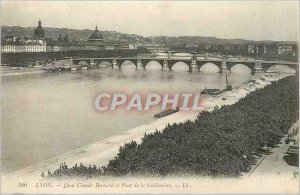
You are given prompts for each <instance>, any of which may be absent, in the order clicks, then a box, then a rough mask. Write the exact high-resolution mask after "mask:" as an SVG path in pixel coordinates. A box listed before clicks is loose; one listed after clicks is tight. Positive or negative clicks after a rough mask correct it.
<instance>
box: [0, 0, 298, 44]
mask: <svg viewBox="0 0 300 195" xmlns="http://www.w3.org/2000/svg"><path fill="white" fill-rule="evenodd" d="M298 15H299V2H298V1H275V2H274V1H273V2H271V1H263V2H261V1H246V2H245V1H244V2H241V1H214V2H206V1H190V2H180V1H173V2H161V1H154V2H151V1H146V2H145V1H144V2H137V1H129V2H123V1H122V2H121V1H115V2H107V1H89V2H87V1H64V2H58V1H54V2H53V1H52V2H50V1H43V2H38V1H31V2H30V1H15V2H9V1H4V2H3V1H2V2H1V25H10V26H12V25H17V26H31V27H33V26H36V25H37V21H38V19H41V21H42V25H43V26H47V27H60V28H74V29H94V27H95V24H98V29H99V30H111V31H119V32H123V33H132V34H139V35H144V36H157V35H166V36H181V35H186V36H212V37H218V38H242V39H253V40H286V41H295V40H298V30H299V29H298V28H299V26H298V25H299V19H298V18H299V16H298Z"/></svg>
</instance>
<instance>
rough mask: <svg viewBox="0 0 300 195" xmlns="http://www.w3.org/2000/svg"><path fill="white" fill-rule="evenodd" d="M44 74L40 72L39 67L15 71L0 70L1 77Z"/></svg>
mask: <svg viewBox="0 0 300 195" xmlns="http://www.w3.org/2000/svg"><path fill="white" fill-rule="evenodd" d="M43 72H45V71H44V70H42V68H41V67H37V68H23V69H17V70H11V69H3V68H1V76H12V75H22V74H36V73H43Z"/></svg>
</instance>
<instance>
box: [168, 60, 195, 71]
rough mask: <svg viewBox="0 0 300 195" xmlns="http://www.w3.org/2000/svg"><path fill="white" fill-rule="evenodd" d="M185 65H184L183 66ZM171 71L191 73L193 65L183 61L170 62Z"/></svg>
mask: <svg viewBox="0 0 300 195" xmlns="http://www.w3.org/2000/svg"><path fill="white" fill-rule="evenodd" d="M182 64H184V65H182ZM168 65H169V69H170V70H171V71H172V70H179V71H190V69H191V65H190V64H189V62H186V61H183V60H177V61H171V62H168Z"/></svg>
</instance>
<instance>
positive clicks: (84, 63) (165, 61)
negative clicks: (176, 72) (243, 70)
mask: <svg viewBox="0 0 300 195" xmlns="http://www.w3.org/2000/svg"><path fill="white" fill-rule="evenodd" d="M63 61H64V62H65V63H64V65H59V66H55V65H54V67H52V68H51V67H50V68H45V69H47V70H57V69H62V70H63V69H68V68H74V69H76V68H83V67H86V68H97V67H98V66H99V65H100V63H102V62H107V63H108V64H110V66H111V67H112V68H119V69H121V68H122V66H124V64H125V62H131V63H133V64H134V65H135V66H136V69H147V65H148V64H149V62H152V61H155V62H157V63H158V64H160V65H161V68H162V70H170V71H172V68H173V66H174V65H175V64H176V63H177V62H182V64H184V66H187V67H188V70H189V72H192V71H200V69H201V67H202V66H203V65H205V64H207V63H212V64H214V65H216V66H217V67H218V68H219V71H220V72H223V71H231V69H232V67H233V66H235V65H238V64H243V65H245V66H247V67H249V68H250V69H251V71H252V72H253V73H256V72H264V71H266V70H268V69H269V68H270V67H272V66H275V65H285V66H288V67H290V68H292V69H294V70H296V71H298V68H299V63H297V62H286V61H264V60H260V61H258V60H247V61H244V60H227V59H224V60H222V59H214V60H209V59H196V58H194V57H192V58H180V57H177V58H74V59H68V60H63Z"/></svg>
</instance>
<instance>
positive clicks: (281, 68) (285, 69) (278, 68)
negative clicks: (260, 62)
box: [265, 64, 296, 74]
mask: <svg viewBox="0 0 300 195" xmlns="http://www.w3.org/2000/svg"><path fill="white" fill-rule="evenodd" d="M265 71H266V72H269V73H272V72H273V73H277V72H278V73H279V72H280V73H291V74H295V73H296V70H295V69H294V68H292V67H291V66H288V65H283V64H275V65H272V66H270V67H268V68H267V69H265Z"/></svg>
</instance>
